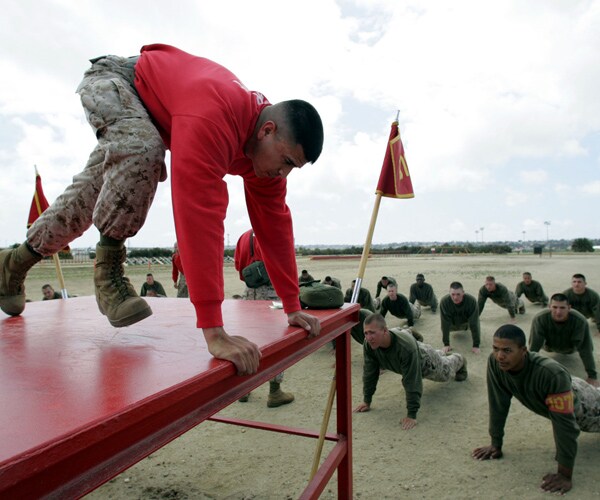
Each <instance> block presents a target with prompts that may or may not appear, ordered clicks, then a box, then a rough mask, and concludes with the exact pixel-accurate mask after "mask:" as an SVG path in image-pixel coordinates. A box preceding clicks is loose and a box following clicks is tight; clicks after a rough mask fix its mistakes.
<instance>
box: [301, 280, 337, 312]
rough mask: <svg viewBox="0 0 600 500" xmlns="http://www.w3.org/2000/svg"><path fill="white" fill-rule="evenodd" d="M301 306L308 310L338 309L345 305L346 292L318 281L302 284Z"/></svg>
mask: <svg viewBox="0 0 600 500" xmlns="http://www.w3.org/2000/svg"><path fill="white" fill-rule="evenodd" d="M300 304H301V305H302V307H306V308H308V309H337V308H338V307H342V305H344V292H342V291H341V290H340V289H339V288H336V287H334V286H331V285H324V284H323V283H320V282H319V281H318V280H315V281H309V282H307V283H301V284H300Z"/></svg>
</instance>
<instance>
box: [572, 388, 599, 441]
mask: <svg viewBox="0 0 600 500" xmlns="http://www.w3.org/2000/svg"><path fill="white" fill-rule="evenodd" d="M572 380H573V392H574V393H575V396H576V399H577V401H578V402H577V405H576V406H575V420H577V425H579V428H580V429H581V430H582V431H584V432H600V388H597V387H594V386H593V385H590V384H588V383H587V382H586V381H585V380H583V379H580V378H577V377H572Z"/></svg>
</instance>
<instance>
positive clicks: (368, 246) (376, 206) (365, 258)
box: [350, 110, 400, 304]
mask: <svg viewBox="0 0 600 500" xmlns="http://www.w3.org/2000/svg"><path fill="white" fill-rule="evenodd" d="M399 118H400V110H397V112H396V120H395V121H396V122H397V121H398V119H399ZM381 195H382V193H381V192H378V193H377V194H376V195H375V204H374V205H373V212H372V213H371V222H370V223H369V231H368V232H367V239H366V241H365V246H364V247H363V253H362V256H361V258H360V264H359V266H358V276H357V277H356V282H355V283H354V290H353V291H352V299H351V300H350V303H351V304H356V303H357V302H358V294H359V292H360V287H361V286H362V280H363V278H364V277H365V269H366V268H367V261H368V260H369V253H370V252H371V243H372V242H373V233H374V232H375V223H376V222H377V216H378V215H379V206H380V205H381Z"/></svg>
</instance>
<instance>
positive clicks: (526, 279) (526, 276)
mask: <svg viewBox="0 0 600 500" xmlns="http://www.w3.org/2000/svg"><path fill="white" fill-rule="evenodd" d="M523 282H524V283H525V284H526V285H531V275H529V274H524V275H523Z"/></svg>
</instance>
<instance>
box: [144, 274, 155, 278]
mask: <svg viewBox="0 0 600 500" xmlns="http://www.w3.org/2000/svg"><path fill="white" fill-rule="evenodd" d="M148 276H152V273H148V274H146V278H147V277H148ZM152 277H153V278H154V276H152Z"/></svg>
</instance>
